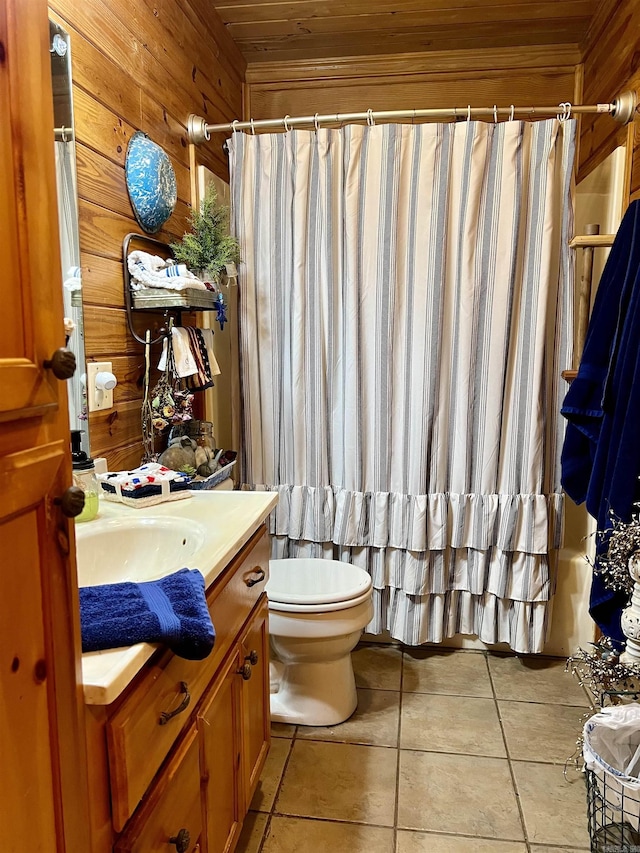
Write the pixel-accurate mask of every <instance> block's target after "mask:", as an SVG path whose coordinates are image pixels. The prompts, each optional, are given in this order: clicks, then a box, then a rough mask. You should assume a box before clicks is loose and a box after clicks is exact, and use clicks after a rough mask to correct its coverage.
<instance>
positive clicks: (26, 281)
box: [0, 0, 90, 853]
mask: <svg viewBox="0 0 640 853" xmlns="http://www.w3.org/2000/svg"><path fill="white" fill-rule="evenodd" d="M49 56H50V54H49V27H48V22H47V4H46V2H44V0H4V2H2V3H0V105H1V106H0V114H1V118H0V199H1V201H0V244H1V245H2V247H3V273H2V275H3V286H2V319H3V323H2V333H1V334H0V553H1V554H2V558H0V696H2V701H1V702H0V755H1V756H2V772H1V773H0V802H1V803H2V810H3V813H4V814H5V815H6V818H5V826H4V830H5V839H4V840H3V849H7V850H9V851H11V853H15V852H16V851H23V850H38V851H44V850H46V851H52V853H53V852H54V851H58V853H62V851H67V853H72V851H84V850H89V849H90V841H89V838H88V829H87V827H88V825H89V821H88V817H87V815H88V806H87V800H88V795H87V783H86V754H85V748H84V731H83V724H82V720H83V718H82V704H81V703H82V695H81V690H80V688H79V687H78V680H77V675H78V670H79V661H80V655H79V639H78V636H79V609H78V600H77V599H78V596H77V582H76V579H75V564H74V562H73V531H72V529H70V527H71V525H70V524H69V521H68V520H67V519H65V518H64V517H63V516H62V514H61V512H60V509H59V508H58V507H57V506H55V505H54V504H53V498H54V497H56V496H58V495H60V494H61V493H62V492H63V491H64V490H65V488H66V487H67V486H69V485H70V484H71V462H70V452H69V448H68V445H69V424H68V414H67V398H66V390H65V387H64V383H63V382H60V381H59V380H57V379H55V378H54V376H53V375H52V371H51V370H49V369H45V368H44V364H43V362H44V361H46V360H47V359H49V358H50V357H51V355H52V354H53V351H54V350H55V349H56V348H58V347H62V346H63V345H64V327H63V318H62V283H61V282H62V279H61V275H60V258H59V240H58V232H57V216H56V211H57V203H56V190H55V173H54V160H53V97H52V92H51V76H50V60H49Z"/></svg>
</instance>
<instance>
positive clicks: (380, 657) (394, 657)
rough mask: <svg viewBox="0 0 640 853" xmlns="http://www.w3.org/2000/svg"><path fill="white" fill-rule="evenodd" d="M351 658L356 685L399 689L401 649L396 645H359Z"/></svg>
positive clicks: (380, 688)
mask: <svg viewBox="0 0 640 853" xmlns="http://www.w3.org/2000/svg"><path fill="white" fill-rule="evenodd" d="M351 660H352V661H353V671H354V672H355V675H356V685H357V686H358V687H369V688H377V689H379V690H400V677H401V672H402V650H401V649H400V648H399V647H398V646H384V645H372V646H359V647H358V648H357V649H355V650H354V651H353V652H352V653H351Z"/></svg>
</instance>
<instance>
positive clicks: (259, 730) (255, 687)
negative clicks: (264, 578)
mask: <svg viewBox="0 0 640 853" xmlns="http://www.w3.org/2000/svg"><path fill="white" fill-rule="evenodd" d="M241 652H242V657H243V665H244V664H247V663H249V664H251V670H250V672H251V678H249V679H247V680H243V682H242V765H243V766H242V770H243V782H244V783H243V789H244V807H245V811H246V810H247V809H248V808H249V805H250V803H251V798H252V797H253V793H254V791H255V789H256V785H257V784H258V779H259V778H260V773H261V772H262V768H263V766H264V762H265V760H266V758H267V753H268V752H269V744H270V742H271V719H270V714H269V607H268V601H267V597H266V595H263V597H262V600H261V604H260V605H259V606H258V608H257V610H256V612H255V614H254V616H253V617H252V619H251V621H250V623H249V625H248V626H247V629H246V631H245V633H244V635H243V637H242V642H241Z"/></svg>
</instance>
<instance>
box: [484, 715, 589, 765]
mask: <svg viewBox="0 0 640 853" xmlns="http://www.w3.org/2000/svg"><path fill="white" fill-rule="evenodd" d="M498 707H499V709H500V717H501V719H502V725H503V726H504V733H505V737H506V739H507V747H508V749H509V757H510V758H512V759H516V760H520V761H544V762H552V763H561V764H564V762H565V761H566V760H567V758H569V756H571V755H573V753H574V752H575V749H576V742H577V740H578V738H579V737H580V734H581V732H582V727H583V725H584V719H583V716H584V713H585V708H584V707H582V708H579V707H576V706H572V705H538V704H535V703H533V702H509V701H507V700H501V701H499V702H498Z"/></svg>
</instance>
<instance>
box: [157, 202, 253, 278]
mask: <svg viewBox="0 0 640 853" xmlns="http://www.w3.org/2000/svg"><path fill="white" fill-rule="evenodd" d="M228 222H229V208H228V207H227V206H226V205H223V204H221V203H220V202H219V201H218V194H217V193H216V190H215V188H214V187H210V188H209V189H208V190H207V193H206V195H205V197H204V199H203V201H202V208H201V210H200V211H197V210H192V211H191V215H190V217H189V223H190V225H191V228H192V233H190V234H185V235H184V236H183V238H182V240H181V241H180V242H179V243H172V244H171V248H172V249H173V254H174V255H175V258H176V260H177V261H179V262H180V263H183V264H186V265H187V267H189V269H190V270H204V271H206V272H207V273H209V274H210V275H217V274H218V273H219V272H220V271H221V270H223V269H224V267H225V265H226V264H230V263H238V261H239V260H240V252H239V247H238V241H237V240H236V238H235V237H231V236H230V234H229V233H228Z"/></svg>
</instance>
